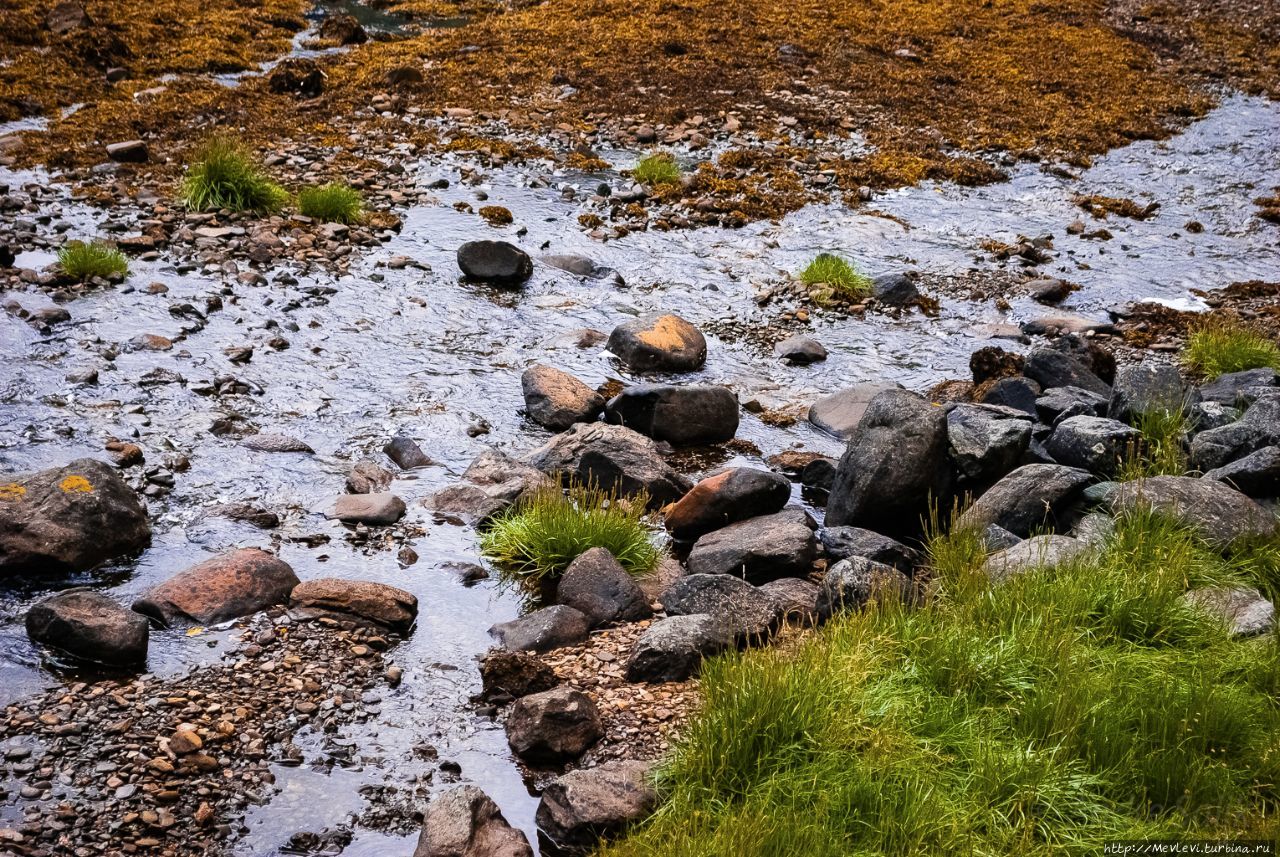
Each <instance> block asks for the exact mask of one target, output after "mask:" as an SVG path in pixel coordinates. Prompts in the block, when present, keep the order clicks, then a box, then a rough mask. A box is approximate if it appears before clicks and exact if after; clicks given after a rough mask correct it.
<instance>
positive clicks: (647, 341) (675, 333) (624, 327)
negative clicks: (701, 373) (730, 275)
mask: <svg viewBox="0 0 1280 857" xmlns="http://www.w3.org/2000/svg"><path fill="white" fill-rule="evenodd" d="M608 348H609V351H610V352H612V353H613V354H614V355H615V356H616V357H617V358H618V359H619V360H621V361H622V362H623V363H625V364H626V365H627V367H628V368H629V369H631V370H632V371H633V372H691V371H693V370H694V369H698V368H700V367H701V366H702V364H704V363H706V362H707V340H706V338H705V337H703V335H702V333H701V331H699V330H698V328H696V327H694V326H693V325H692V324H690V323H689V322H687V321H685V320H684V319H683V318H680V316H678V315H672V314H670V313H665V314H659V313H654V314H650V315H646V316H642V317H640V318H638V319H636V320H635V321H629V322H627V323H625V324H620V325H618V326H617V327H615V328H614V329H613V333H611V334H609V345H608Z"/></svg>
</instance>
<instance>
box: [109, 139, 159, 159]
mask: <svg viewBox="0 0 1280 857" xmlns="http://www.w3.org/2000/svg"><path fill="white" fill-rule="evenodd" d="M107 157H108V158H110V159H111V160H113V161H117V162H118V163H122V164H145V163H146V162H147V160H148V159H149V158H150V157H151V153H150V152H149V151H148V149H147V144H146V143H145V142H143V141H142V140H124V141H122V142H120V143H108V144H107Z"/></svg>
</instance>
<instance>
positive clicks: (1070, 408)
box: [1036, 387, 1108, 425]
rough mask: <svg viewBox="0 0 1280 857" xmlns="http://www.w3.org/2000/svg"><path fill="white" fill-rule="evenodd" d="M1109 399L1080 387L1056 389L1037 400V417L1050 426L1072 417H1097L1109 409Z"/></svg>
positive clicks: (1047, 391)
mask: <svg viewBox="0 0 1280 857" xmlns="http://www.w3.org/2000/svg"><path fill="white" fill-rule="evenodd" d="M1107 403H1108V399H1107V397H1106V396H1101V395H1099V394H1097V393H1094V392H1091V391H1089V390H1084V389H1081V388H1080V387H1054V388H1053V389H1051V390H1045V391H1044V395H1042V396H1040V397H1039V398H1038V399H1036V415H1037V416H1039V417H1040V420H1041V421H1042V422H1044V423H1046V424H1048V425H1053V424H1055V423H1056V422H1058V421H1059V420H1065V419H1069V418H1071V417H1097V416H1101V415H1102V414H1103V413H1104V412H1105V411H1106V409H1107Z"/></svg>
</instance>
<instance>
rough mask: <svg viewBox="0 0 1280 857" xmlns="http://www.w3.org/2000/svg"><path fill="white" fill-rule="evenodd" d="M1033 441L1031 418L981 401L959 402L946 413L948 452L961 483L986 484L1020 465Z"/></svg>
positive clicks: (971, 484) (984, 485) (982, 485)
mask: <svg viewBox="0 0 1280 857" xmlns="http://www.w3.org/2000/svg"><path fill="white" fill-rule="evenodd" d="M1030 442H1031V421H1030V420H1029V419H1025V418H1024V417H1023V415H1022V412H1021V411H1018V412H1015V413H1010V412H1008V411H1005V410H1001V409H998V408H994V407H990V406H987V407H983V406H981V405H957V406H956V407H954V408H952V409H951V411H950V413H948V414H947V452H948V454H949V455H950V456H951V461H952V463H953V464H954V465H955V468H956V470H957V472H958V473H959V475H960V480H961V484H964V485H970V486H981V487H983V488H985V487H986V486H988V485H990V484H991V483H992V482H995V481H996V480H997V479H999V478H1000V477H1001V476H1004V475H1005V474H1006V473H1008V472H1009V471H1010V470H1012V469H1013V468H1014V467H1016V466H1017V464H1018V462H1019V460H1020V459H1021V458H1022V456H1023V454H1024V453H1025V452H1026V451H1027V445H1028V444H1029V443H1030Z"/></svg>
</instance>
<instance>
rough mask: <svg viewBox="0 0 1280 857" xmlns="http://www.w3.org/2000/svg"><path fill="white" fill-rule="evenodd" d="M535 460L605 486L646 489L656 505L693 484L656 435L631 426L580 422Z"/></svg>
mask: <svg viewBox="0 0 1280 857" xmlns="http://www.w3.org/2000/svg"><path fill="white" fill-rule="evenodd" d="M529 463H530V464H532V465H533V466H534V467H536V468H537V469H538V470H541V471H542V472H543V473H546V474H548V475H551V474H557V473H558V474H560V475H561V477H562V478H564V479H577V480H578V481H579V482H581V483H583V484H592V483H594V484H597V485H599V486H600V487H601V488H602V489H603V490H605V491H614V490H616V491H618V493H620V494H623V495H625V496H634V495H636V494H639V493H641V492H644V493H646V494H648V496H649V504H650V506H651V507H652V508H658V507H660V506H664V505H666V504H667V503H670V502H672V501H674V500H678V499H680V498H681V497H683V496H684V494H685V492H686V491H688V490H689V488H690V487H691V486H690V485H689V480H687V479H686V478H685V477H684V476H682V475H680V474H679V473H677V472H676V471H675V470H674V469H673V468H672V467H671V466H670V465H669V464H667V463H666V461H664V460H663V459H662V456H661V454H660V453H659V451H658V447H657V445H656V444H655V443H654V442H653V441H652V440H650V439H649V438H647V437H645V436H644V435H642V434H640V433H639V432H635V431H632V430H631V429H629V428H626V427H625V426H618V425H607V424H601V423H591V424H587V423H578V424H576V425H574V426H573V427H572V428H570V429H569V430H568V431H566V432H564V433H563V434H559V435H556V436H555V437H553V438H552V439H551V440H550V441H548V442H547V443H546V444H544V445H543V446H542V447H540V448H539V449H537V450H536V451H534V453H533V455H532V456H531V457H530V459H529Z"/></svg>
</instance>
